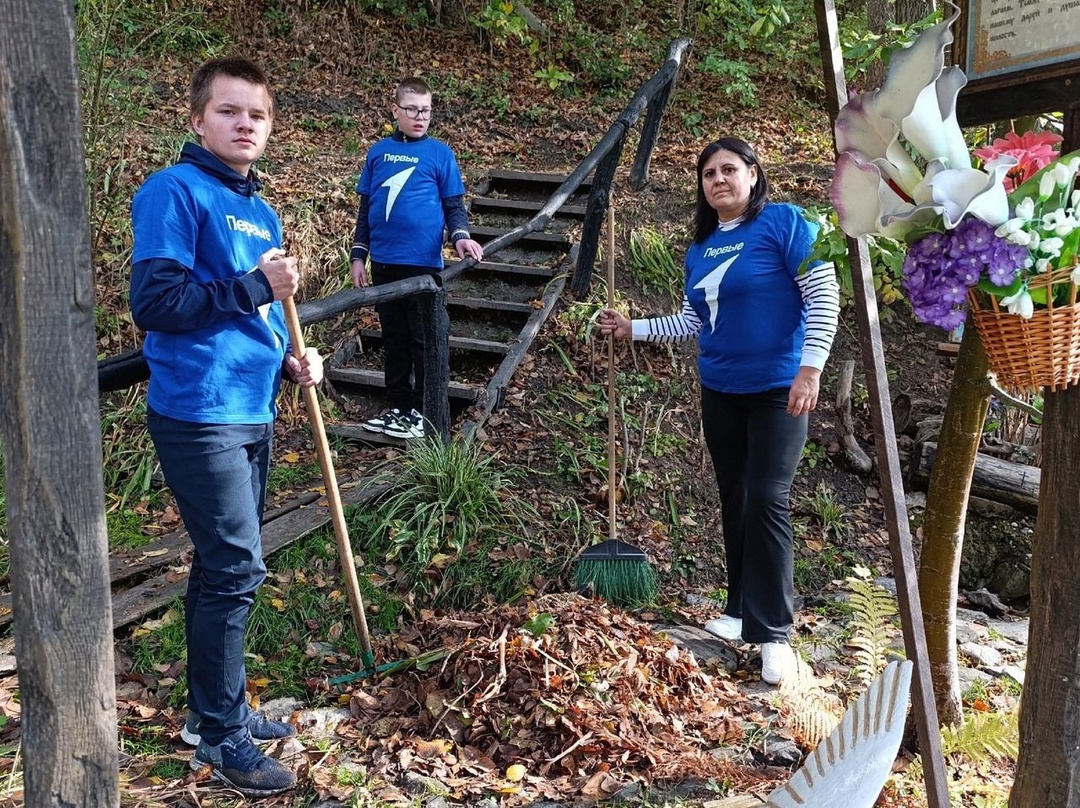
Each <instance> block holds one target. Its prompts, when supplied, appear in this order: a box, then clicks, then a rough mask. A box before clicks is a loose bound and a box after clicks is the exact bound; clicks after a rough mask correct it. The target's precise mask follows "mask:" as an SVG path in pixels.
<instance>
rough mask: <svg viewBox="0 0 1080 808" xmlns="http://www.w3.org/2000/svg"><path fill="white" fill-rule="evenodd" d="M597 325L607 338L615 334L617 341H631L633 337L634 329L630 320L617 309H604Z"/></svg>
mask: <svg viewBox="0 0 1080 808" xmlns="http://www.w3.org/2000/svg"><path fill="white" fill-rule="evenodd" d="M596 324H597V325H598V326H600V332H601V333H602V334H603V335H604V336H605V337H606V336H607V335H608V334H614V335H615V339H630V337H631V336H633V327H632V326H631V325H630V318H629V317H627V316H626V315H625V314H619V312H617V311H615V309H604V310H603V311H601V312H600V316H599V317H597V318H596Z"/></svg>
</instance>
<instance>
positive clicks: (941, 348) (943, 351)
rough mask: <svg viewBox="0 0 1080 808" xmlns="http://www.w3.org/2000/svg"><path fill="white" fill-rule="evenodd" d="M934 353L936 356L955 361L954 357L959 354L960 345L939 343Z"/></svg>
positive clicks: (957, 343) (956, 343)
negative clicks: (948, 357) (946, 357)
mask: <svg viewBox="0 0 1080 808" xmlns="http://www.w3.org/2000/svg"><path fill="white" fill-rule="evenodd" d="M936 353H937V355H938V356H951V357H953V358H954V359H955V358H956V355H957V354H959V353H960V343H959V342H939V343H938V344H937V351H936Z"/></svg>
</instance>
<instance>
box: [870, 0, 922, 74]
mask: <svg viewBox="0 0 1080 808" xmlns="http://www.w3.org/2000/svg"><path fill="white" fill-rule="evenodd" d="M933 10H934V0H866V27H867V29H868V30H869V31H870V33H872V34H883V33H885V29H886V27H887V26H888V24H889V23H891V22H897V23H900V24H901V25H910V24H911V23H915V22H918V21H919V20H921V19H923V18H924V17H926V16H927V15H928V14H929V13H930V12H931V11H933ZM884 80H885V65H884V64H882V63H881V62H874V63H872V64H871V65H869V66H868V67H867V69H866V80H865V86H866V87H867V88H871V89H872V88H874V87H880V86H881V83H882V82H883V81H884Z"/></svg>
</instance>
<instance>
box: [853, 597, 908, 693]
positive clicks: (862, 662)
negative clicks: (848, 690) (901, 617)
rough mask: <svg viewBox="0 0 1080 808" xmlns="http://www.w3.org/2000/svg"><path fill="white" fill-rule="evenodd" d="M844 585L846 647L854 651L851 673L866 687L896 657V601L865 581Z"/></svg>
mask: <svg viewBox="0 0 1080 808" xmlns="http://www.w3.org/2000/svg"><path fill="white" fill-rule="evenodd" d="M847 584H848V589H849V593H850V597H849V598H848V606H849V607H850V608H851V618H850V619H851V629H852V635H851V638H850V639H849V640H848V645H850V646H851V647H852V648H854V649H855V653H854V657H855V665H854V667H853V668H852V672H853V673H854V674H855V676H856V677H858V679H859V681H861V682H862V683H863V684H869V683H870V682H871V681H873V679H874V677H876V676H877V675H878V673H879V672H881V671H882V670H883V669H884V668H885V666H886V665H887V664H888V662H889V656H890V655H891V654H893V653H895V649H894V648H893V647H892V637H893V634H894V632H895V629H894V628H893V623H892V619H893V617H895V616H896V612H897V608H896V601H895V600H894V599H893V597H892V595H891V594H889V593H888V592H887V591H886V590H885V589H884V588H882V587H880V586H876V585H875V584H874V583H873V581H870V580H868V578H867V577H850V578H848V579H847Z"/></svg>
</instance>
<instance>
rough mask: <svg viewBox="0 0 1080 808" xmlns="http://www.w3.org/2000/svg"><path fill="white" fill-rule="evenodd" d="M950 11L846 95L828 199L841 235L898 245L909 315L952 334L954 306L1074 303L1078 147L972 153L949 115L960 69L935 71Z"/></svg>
mask: <svg viewBox="0 0 1080 808" xmlns="http://www.w3.org/2000/svg"><path fill="white" fill-rule="evenodd" d="M953 8H954V12H953V14H952V16H951V17H950V18H949V19H947V20H945V21H943V22H940V23H938V24H936V25H934V26H932V27H931V28H928V29H927V30H926V31H924V32H923V33H922V34H920V35H919V37H918V38H917V39H916V40H915V42H914V43H912V45H911V46H910V47H908V48H905V49H904V50H901V51H899V52H898V53H896V54H894V55H893V57H892V60H891V61H890V64H889V70H888V74H887V76H886V79H885V81H884V83H883V85H882V87H881V89H879V90H874V91H869V92H864V93H860V94H857V95H853V96H852V97H851V99H850V100H849V101H848V103H847V104H846V105H845V106H844V107H843V109H841V110H840V113H839V115H838V116H837V119H836V127H835V129H836V147H837V151H838V152H839V157H838V158H837V161H836V171H835V174H834V178H833V185H832V190H831V193H830V197H831V200H832V203H833V206H834V207H835V208H836V211H837V218H838V221H839V224H840V227H841V229H843V231H844V232H845V233H847V234H848V235H849V236H852V237H858V236H864V235H880V236H886V237H889V238H894V239H902V240H904V241H905V242H906V243H907V244H908V252H907V256H906V258H905V260H904V266H903V288H904V291H905V293H906V295H907V297H908V300H909V301H910V303H911V306H912V309H913V310H914V313H915V317H916V318H917V319H918V320H920V321H921V322H924V323H929V324H932V325H937V326H940V327H942V328H945V329H948V330H952V329H955V328H956V327H957V326H959V325H960V324H961V323H963V322H964V319H965V303H967V302H969V301H975V302H977V301H979V300H987V301H988V302H989V303H990V304H991V305H993V307H994V309H995V310H997V309H998V306H997V304H998V303H1000V306H1001V307H1002V308H1004V309H1005V310H1006V311H1007V312H1008V313H1009V314H1014V315H1019V317H1021V318H1031V317H1032V316H1033V314H1034V313H1035V311H1036V310H1038V309H1040V308H1053V307H1054V306H1055V305H1070V304H1072V303H1075V301H1076V286H1077V284H1078V283H1080V270H1078V269H1076V263H1077V250H1078V246H1080V218H1078V216H1080V204H1078V203H1080V192H1075V191H1073V186H1074V184H1075V181H1076V175H1077V170H1078V169H1080V152H1074V153H1073V154H1070V155H1066V156H1063V157H1060V156H1055V152H1054V146H1055V145H1056V143H1057V142H1060V140H1061V138H1060V137H1059V136H1057V135H1052V134H1048V133H1044V134H1033V133H1028V134H1025V135H1015V134H1012V135H1011V136H1007V137H1006V138H1004V139H1000V140H998V141H995V143H994V144H992V145H991V146H989V147H986V148H983V149H979V150H976V152H975V156H976V157H979V158H981V159H982V160H983V161H984V162H983V165H982V166H981V167H980V168H976V167H973V165H972V159H971V155H970V154H969V153H968V147H967V144H966V142H965V141H964V136H963V133H962V132H961V130H960V126H959V124H958V123H957V120H956V98H957V96H958V94H959V92H960V90H961V88H962V87H963V86H964V85H965V84H966V83H967V77H966V76H965V75H964V72H963V70H961V69H960V68H959V67H957V66H950V67H945V48H946V46H947V45H949V43H951V42H952V39H953V37H952V31H951V26H952V23H953V22H954V21H955V20H956V18H957V16H958V15H959V10H957V9H956V8H955V6H954V7H953Z"/></svg>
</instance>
